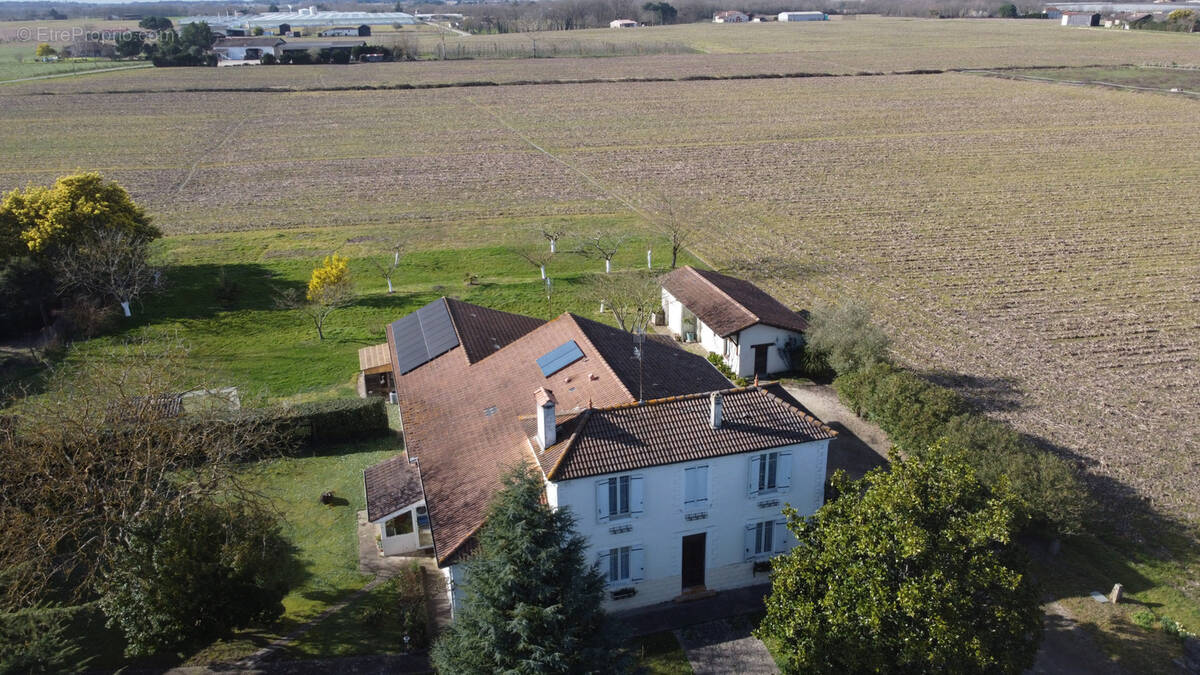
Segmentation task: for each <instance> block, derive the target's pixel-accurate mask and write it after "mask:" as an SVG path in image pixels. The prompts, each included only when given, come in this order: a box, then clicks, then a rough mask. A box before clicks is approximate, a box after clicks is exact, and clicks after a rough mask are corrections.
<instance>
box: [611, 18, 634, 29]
mask: <svg viewBox="0 0 1200 675" xmlns="http://www.w3.org/2000/svg"><path fill="white" fill-rule="evenodd" d="M608 27H609V28H637V27H638V22H636V21H631V20H630V19H614V20H612V21H609V22H608Z"/></svg>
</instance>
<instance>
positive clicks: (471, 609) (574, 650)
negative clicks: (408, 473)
mask: <svg viewBox="0 0 1200 675" xmlns="http://www.w3.org/2000/svg"><path fill="white" fill-rule="evenodd" d="M503 482H504V489H503V490H502V491H501V492H499V493H498V494H497V495H496V497H495V498H494V499H493V501H492V504H491V505H490V506H489V508H488V513H487V519H486V521H485V523H484V526H483V528H482V530H481V532H480V534H479V548H478V550H477V552H476V553H475V555H474V556H472V557H471V558H470V559H469V560H468V561H467V562H466V563H464V566H465V568H466V574H465V578H466V587H465V591H466V598H465V601H464V603H463V606H462V609H461V610H460V611H459V612H458V613H457V614H456V616H455V618H454V623H453V624H451V626H450V628H449V629H448V630H446V632H444V633H443V634H442V637H441V638H440V639H439V640H438V642H437V644H436V645H435V646H434V649H433V653H432V661H433V666H434V668H435V669H436V670H437V671H438V672H439V673H447V674H449V673H455V674H458V673H464V674H474V673H487V674H490V673H497V672H505V673H580V672H606V671H618V670H619V669H620V667H621V663H620V660H619V659H618V658H617V656H616V652H615V651H614V650H613V649H612V646H611V642H610V640H609V639H608V632H607V630H606V620H605V614H604V612H603V610H602V609H601V601H602V599H603V596H604V580H603V578H602V577H601V576H600V573H599V572H598V571H596V569H595V568H594V567H593V566H592V565H589V564H588V563H587V561H586V560H585V557H584V556H585V551H586V549H587V542H586V540H585V539H584V538H583V537H581V536H580V535H579V534H577V533H576V532H575V519H574V516H572V515H571V514H570V512H569V511H568V510H565V509H559V510H555V509H552V508H550V506H549V505H547V504H546V503H545V502H544V501H543V497H544V494H543V490H544V488H543V484H542V480H541V479H540V476H539V475H538V474H536V473H535V472H533V471H532V470H530V468H529V467H528V466H527V465H524V464H522V465H521V466H519V467H517V468H515V469H513V470H512V471H510V472H509V473H508V474H507V475H505V477H504V479H503Z"/></svg>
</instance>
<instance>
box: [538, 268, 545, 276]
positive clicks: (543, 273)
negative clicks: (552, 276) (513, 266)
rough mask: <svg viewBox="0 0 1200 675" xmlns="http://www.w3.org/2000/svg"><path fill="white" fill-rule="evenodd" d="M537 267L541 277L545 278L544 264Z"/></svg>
mask: <svg viewBox="0 0 1200 675" xmlns="http://www.w3.org/2000/svg"><path fill="white" fill-rule="evenodd" d="M538 269H539V270H541V272H542V278H543V279H545V278H546V266H545V265H538Z"/></svg>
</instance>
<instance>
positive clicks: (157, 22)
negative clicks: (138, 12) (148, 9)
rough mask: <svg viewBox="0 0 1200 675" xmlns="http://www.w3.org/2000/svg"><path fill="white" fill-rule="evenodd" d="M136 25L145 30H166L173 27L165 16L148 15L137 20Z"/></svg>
mask: <svg viewBox="0 0 1200 675" xmlns="http://www.w3.org/2000/svg"><path fill="white" fill-rule="evenodd" d="M138 26H139V27H141V28H145V29H146V30H158V31H167V30H171V29H172V28H174V27H175V26H174V24H172V23H171V20H170V19H168V18H167V17H165V16H148V17H146V18H144V19H142V20H141V21H139V22H138Z"/></svg>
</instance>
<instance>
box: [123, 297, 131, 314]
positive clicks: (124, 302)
mask: <svg viewBox="0 0 1200 675" xmlns="http://www.w3.org/2000/svg"><path fill="white" fill-rule="evenodd" d="M121 309H123V310H125V316H133V314H131V313H130V312H129V301H128V300H122V301H121Z"/></svg>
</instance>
